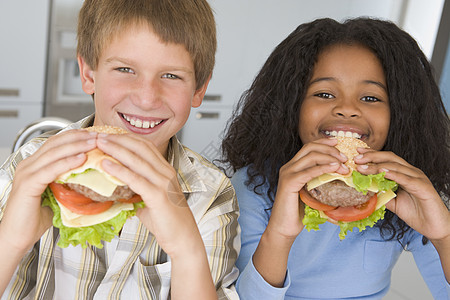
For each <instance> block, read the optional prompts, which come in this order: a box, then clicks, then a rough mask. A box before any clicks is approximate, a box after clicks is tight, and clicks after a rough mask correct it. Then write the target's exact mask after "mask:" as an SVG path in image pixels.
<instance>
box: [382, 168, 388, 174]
mask: <svg viewBox="0 0 450 300" xmlns="http://www.w3.org/2000/svg"><path fill="white" fill-rule="evenodd" d="M380 171H381V172H385V173H387V172H389V170H388V169H385V168H381V169H380Z"/></svg>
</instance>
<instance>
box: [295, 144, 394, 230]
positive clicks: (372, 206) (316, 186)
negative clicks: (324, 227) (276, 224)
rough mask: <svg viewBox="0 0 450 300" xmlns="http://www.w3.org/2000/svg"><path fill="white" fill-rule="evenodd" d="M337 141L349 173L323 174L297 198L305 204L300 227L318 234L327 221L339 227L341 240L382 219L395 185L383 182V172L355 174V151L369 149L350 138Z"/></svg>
mask: <svg viewBox="0 0 450 300" xmlns="http://www.w3.org/2000/svg"><path fill="white" fill-rule="evenodd" d="M337 140H338V143H337V145H336V146H335V147H336V148H337V149H338V150H339V151H340V152H341V153H343V154H345V155H346V156H347V158H348V160H347V162H346V163H345V164H346V166H347V167H348V168H349V170H350V171H349V173H348V174H346V175H342V174H338V173H326V174H323V175H321V176H318V177H316V178H313V179H312V180H310V181H309V182H308V183H307V184H306V187H305V188H303V189H302V190H300V192H299V195H300V199H301V200H302V201H303V202H304V203H305V217H304V218H303V224H304V225H305V227H306V229H307V230H308V231H309V230H311V229H313V230H319V224H322V223H325V222H326V221H329V222H331V223H334V224H336V225H338V226H340V229H341V232H340V234H339V237H340V239H344V238H345V236H346V235H347V231H348V230H350V231H352V230H353V228H354V227H357V228H358V229H359V231H363V230H364V229H365V228H366V227H367V226H370V227H372V226H373V225H374V224H375V223H376V222H377V221H378V220H379V219H383V217H384V213H385V204H386V203H387V202H389V201H390V200H391V199H393V198H395V196H396V195H395V193H394V191H395V190H396V188H397V183H395V182H394V181H392V180H389V179H386V178H384V175H385V173H384V172H383V173H379V174H375V175H363V174H361V173H359V172H358V171H356V164H355V162H354V161H353V158H354V157H355V156H356V155H359V153H358V151H356V149H357V148H358V147H362V148H369V146H367V144H366V143H364V142H363V141H361V140H359V139H356V138H352V137H337Z"/></svg>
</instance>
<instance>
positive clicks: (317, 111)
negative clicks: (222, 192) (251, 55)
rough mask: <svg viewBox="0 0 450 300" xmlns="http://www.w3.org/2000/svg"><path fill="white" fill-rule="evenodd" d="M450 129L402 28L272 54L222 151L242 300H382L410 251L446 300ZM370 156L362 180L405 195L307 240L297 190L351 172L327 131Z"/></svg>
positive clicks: (293, 43)
mask: <svg viewBox="0 0 450 300" xmlns="http://www.w3.org/2000/svg"><path fill="white" fill-rule="evenodd" d="M449 128H450V122H449V118H448V116H447V113H446V111H445V108H444V106H443V103H442V100H441V98H440V95H439V90H438V87H437V85H436V83H435V81H434V78H433V73H432V70H431V67H430V65H429V63H428V61H427V59H426V57H425V56H424V54H423V53H422V52H421V50H420V49H419V47H418V45H417V44H416V42H415V41H414V40H413V38H411V37H410V36H409V35H408V34H407V33H406V32H404V31H402V30H401V29H399V28H398V27H397V26H396V25H394V24H392V23H390V22H386V21H380V20H373V19H366V18H359V19H353V20H348V21H346V22H345V23H342V24H341V23H338V22H336V21H334V20H331V19H320V20H316V21H314V22H311V23H308V24H303V25H300V26H299V27H298V28H297V29H296V30H295V31H293V32H292V33H291V34H290V35H289V36H288V37H287V38H286V39H285V40H284V41H283V42H282V43H281V44H280V45H279V46H278V47H277V48H276V49H275V50H274V52H273V53H272V54H271V56H270V57H269V58H268V60H267V62H266V63H265V64H264V66H263V68H262V69H261V71H260V73H259V74H258V76H257V77H256V79H255V81H254V82H253V84H252V86H251V87H250V89H249V90H248V91H247V92H246V93H245V94H244V95H243V97H242V98H241V100H240V102H239V105H238V107H237V115H236V116H235V117H234V119H233V120H232V122H231V123H230V125H229V127H228V130H227V133H226V136H225V138H224V140H223V145H222V147H223V152H224V159H225V161H226V162H227V163H228V164H229V166H230V169H231V171H232V172H235V174H234V176H233V179H232V181H233V185H234V186H235V189H236V193H237V197H238V201H239V204H240V210H241V216H240V219H239V221H240V225H241V228H242V249H241V253H240V257H239V259H238V261H237V266H238V268H239V269H240V270H241V275H240V278H239V280H238V283H237V288H238V292H239V293H240V295H241V297H242V298H243V299H312V298H319V299H324V298H326V299H331V298H332V299H336V298H339V299H341V298H352V299H356V298H357V299H380V298H381V297H382V296H383V295H385V294H386V293H387V291H388V289H389V285H390V275H391V271H392V268H393V266H394V264H395V263H396V261H397V259H398V257H399V255H400V253H401V252H402V251H403V250H404V249H407V250H409V251H411V252H413V254H414V257H415V260H416V263H417V265H418V267H419V269H420V271H421V273H422V275H423V277H424V279H425V281H426V283H427V284H428V286H429V288H430V290H431V292H432V294H433V296H434V297H435V299H448V297H449V296H450V285H449V281H450V212H449V211H448V208H447V207H446V204H447V205H448V202H449V200H448V199H449V195H450V185H449V176H448V175H449V170H450V150H449V149H450V147H449V144H450V143H449V139H450V135H449ZM333 131H336V132H339V131H342V132H343V133H348V132H350V133H352V134H354V133H356V134H357V135H358V136H360V137H361V139H362V140H363V141H365V142H366V143H367V144H368V145H369V146H370V147H371V149H370V150H367V149H366V150H364V149H362V148H359V149H358V151H359V153H360V155H359V156H358V157H356V158H355V162H356V163H357V164H358V167H357V169H358V171H359V172H361V173H363V174H376V173H379V172H381V171H384V172H386V175H385V177H386V178H388V179H391V180H394V181H396V182H397V183H398V184H399V189H398V190H397V197H396V198H395V199H393V200H391V201H390V202H389V203H388V204H387V205H386V208H387V212H386V215H385V217H384V219H383V220H380V221H379V222H378V223H377V224H376V226H375V227H373V228H367V229H366V230H365V231H362V232H357V231H356V230H355V232H349V233H348V234H347V237H346V238H345V240H343V241H340V240H339V237H338V233H339V226H336V225H334V224H331V223H328V222H327V223H325V224H322V225H321V226H320V230H319V231H311V232H308V231H306V230H303V229H304V228H303V224H302V218H303V214H304V205H303V203H302V202H300V201H299V198H298V191H299V190H300V189H302V188H303V187H304V185H305V184H306V183H307V182H308V181H309V180H311V179H312V178H314V177H316V176H319V175H321V174H324V173H330V172H338V173H342V174H345V173H347V172H348V170H347V169H346V167H345V166H344V165H343V163H344V162H345V161H346V159H347V158H346V157H343V156H342V155H341V154H340V153H339V151H338V150H337V149H336V148H334V147H333V146H334V145H336V143H337V142H336V139H335V138H333V137H330V135H333V134H332V132H333Z"/></svg>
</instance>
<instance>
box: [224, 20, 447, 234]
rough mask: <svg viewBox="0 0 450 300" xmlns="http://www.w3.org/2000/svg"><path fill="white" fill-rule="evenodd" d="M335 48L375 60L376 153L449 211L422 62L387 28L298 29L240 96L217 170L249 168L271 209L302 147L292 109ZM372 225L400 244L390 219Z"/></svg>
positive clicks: (374, 24) (438, 122)
mask: <svg viewBox="0 0 450 300" xmlns="http://www.w3.org/2000/svg"><path fill="white" fill-rule="evenodd" d="M335 44H348V45H352V44H357V45H363V46H365V47H367V48H368V49H370V50H371V51H373V53H375V55H376V56H377V57H378V59H379V60H380V62H381V64H382V66H383V70H384V73H385V76H386V83H387V89H388V95H389V103H390V110H391V121H390V122H391V123H390V127H389V133H388V137H387V140H386V144H385V145H384V148H383V150H388V151H392V152H394V153H396V154H397V155H398V156H400V157H402V158H403V159H405V160H406V161H408V162H409V163H410V164H411V165H413V166H415V167H417V168H419V169H421V170H422V171H423V172H424V173H425V174H426V175H427V176H428V177H429V179H430V180H431V182H433V185H434V187H435V188H436V190H437V191H438V192H440V194H441V197H442V199H443V201H444V202H446V205H447V207H448V201H449V195H450V191H449V190H450V184H449V176H448V174H449V170H450V155H449V154H450V147H449V146H450V143H449V142H450V134H449V129H450V121H449V117H448V115H447V113H446V111H445V108H444V105H443V102H442V99H441V96H440V93H439V88H438V86H437V84H436V82H435V78H434V74H433V70H432V67H431V66H430V64H429V62H428V60H427V58H426V57H425V55H424V54H423V53H422V51H421V50H420V48H419V46H418V45H417V43H416V41H415V40H414V39H413V38H412V37H411V36H410V35H409V34H408V33H406V32H405V31H403V30H401V29H400V28H399V27H397V26H396V25H395V24H393V23H391V22H389V21H382V20H376V19H370V18H356V19H349V20H346V21H345V22H343V23H339V22H337V21H335V20H332V19H318V20H315V21H313V22H310V23H306V24H302V25H300V26H298V27H297V28H296V29H295V30H294V31H293V32H292V33H291V34H290V35H289V36H288V37H287V38H286V39H285V40H284V41H282V42H281V43H280V44H279V45H278V46H277V47H276V48H275V50H274V51H273V52H272V54H271V55H270V56H269V58H268V59H267V61H266V63H265V64H264V66H263V67H262V69H261V70H260V72H259V74H258V75H257V77H256V78H255V80H254V82H253V84H252V85H251V87H250V88H249V89H248V90H247V91H246V92H245V93H244V94H243V95H242V96H241V99H240V100H239V102H238V104H237V106H236V107H235V109H234V113H233V117H232V118H231V120H230V121H229V123H228V125H227V130H226V134H225V136H224V139H223V142H222V152H223V153H222V154H223V161H222V163H224V164H225V166H226V167H227V169H228V171H229V172H230V171H231V172H235V171H236V170H238V169H240V168H242V167H246V166H249V168H248V171H247V172H248V178H249V180H248V182H246V184H247V185H251V186H253V188H254V191H255V192H257V190H258V189H259V188H260V187H261V186H262V185H263V184H268V186H269V189H268V191H267V196H268V197H269V198H270V199H271V200H272V201H273V199H274V194H275V191H276V186H277V181H278V171H279V168H280V167H281V166H282V165H284V164H285V163H286V162H288V161H289V160H290V159H291V158H292V157H293V156H294V155H295V154H296V153H297V152H298V151H299V150H300V148H301V147H302V146H303V144H302V141H301V140H300V137H299V134H298V124H299V109H300V105H301V103H302V101H303V98H304V94H305V92H306V90H307V88H308V83H309V81H310V78H311V76H312V70H313V68H314V64H315V63H316V61H317V57H318V55H319V54H320V53H321V52H322V51H323V50H324V49H325V48H326V47H329V46H331V45H335ZM378 225H379V226H380V228H381V229H380V230H381V231H382V234H383V233H389V234H388V236H387V238H389V239H392V238H394V237H396V238H397V239H398V240H400V238H401V237H402V236H403V235H404V233H405V232H406V231H407V230H408V229H409V227H408V226H407V225H406V224H405V223H404V222H403V221H402V220H400V219H399V218H396V217H395V215H394V214H393V213H391V212H389V211H387V213H386V216H385V218H384V220H383V221H382V223H381V224H378ZM384 229H386V230H387V231H385V230H384ZM385 237H386V235H385Z"/></svg>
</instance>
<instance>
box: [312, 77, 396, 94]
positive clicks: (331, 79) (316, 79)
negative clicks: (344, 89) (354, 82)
mask: <svg viewBox="0 0 450 300" xmlns="http://www.w3.org/2000/svg"><path fill="white" fill-rule="evenodd" d="M321 81H336V78H334V77H319V78H315V79H313V80H311V81H310V83H309V85H312V84H314V83H317V82H321ZM362 82H363V83H366V84H373V85H376V86H378V87H380V88H382V89H383V90H384V91H386V92H387V87H386V86H385V85H384V84H383V83H381V82H379V81H375V80H363V81H362Z"/></svg>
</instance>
